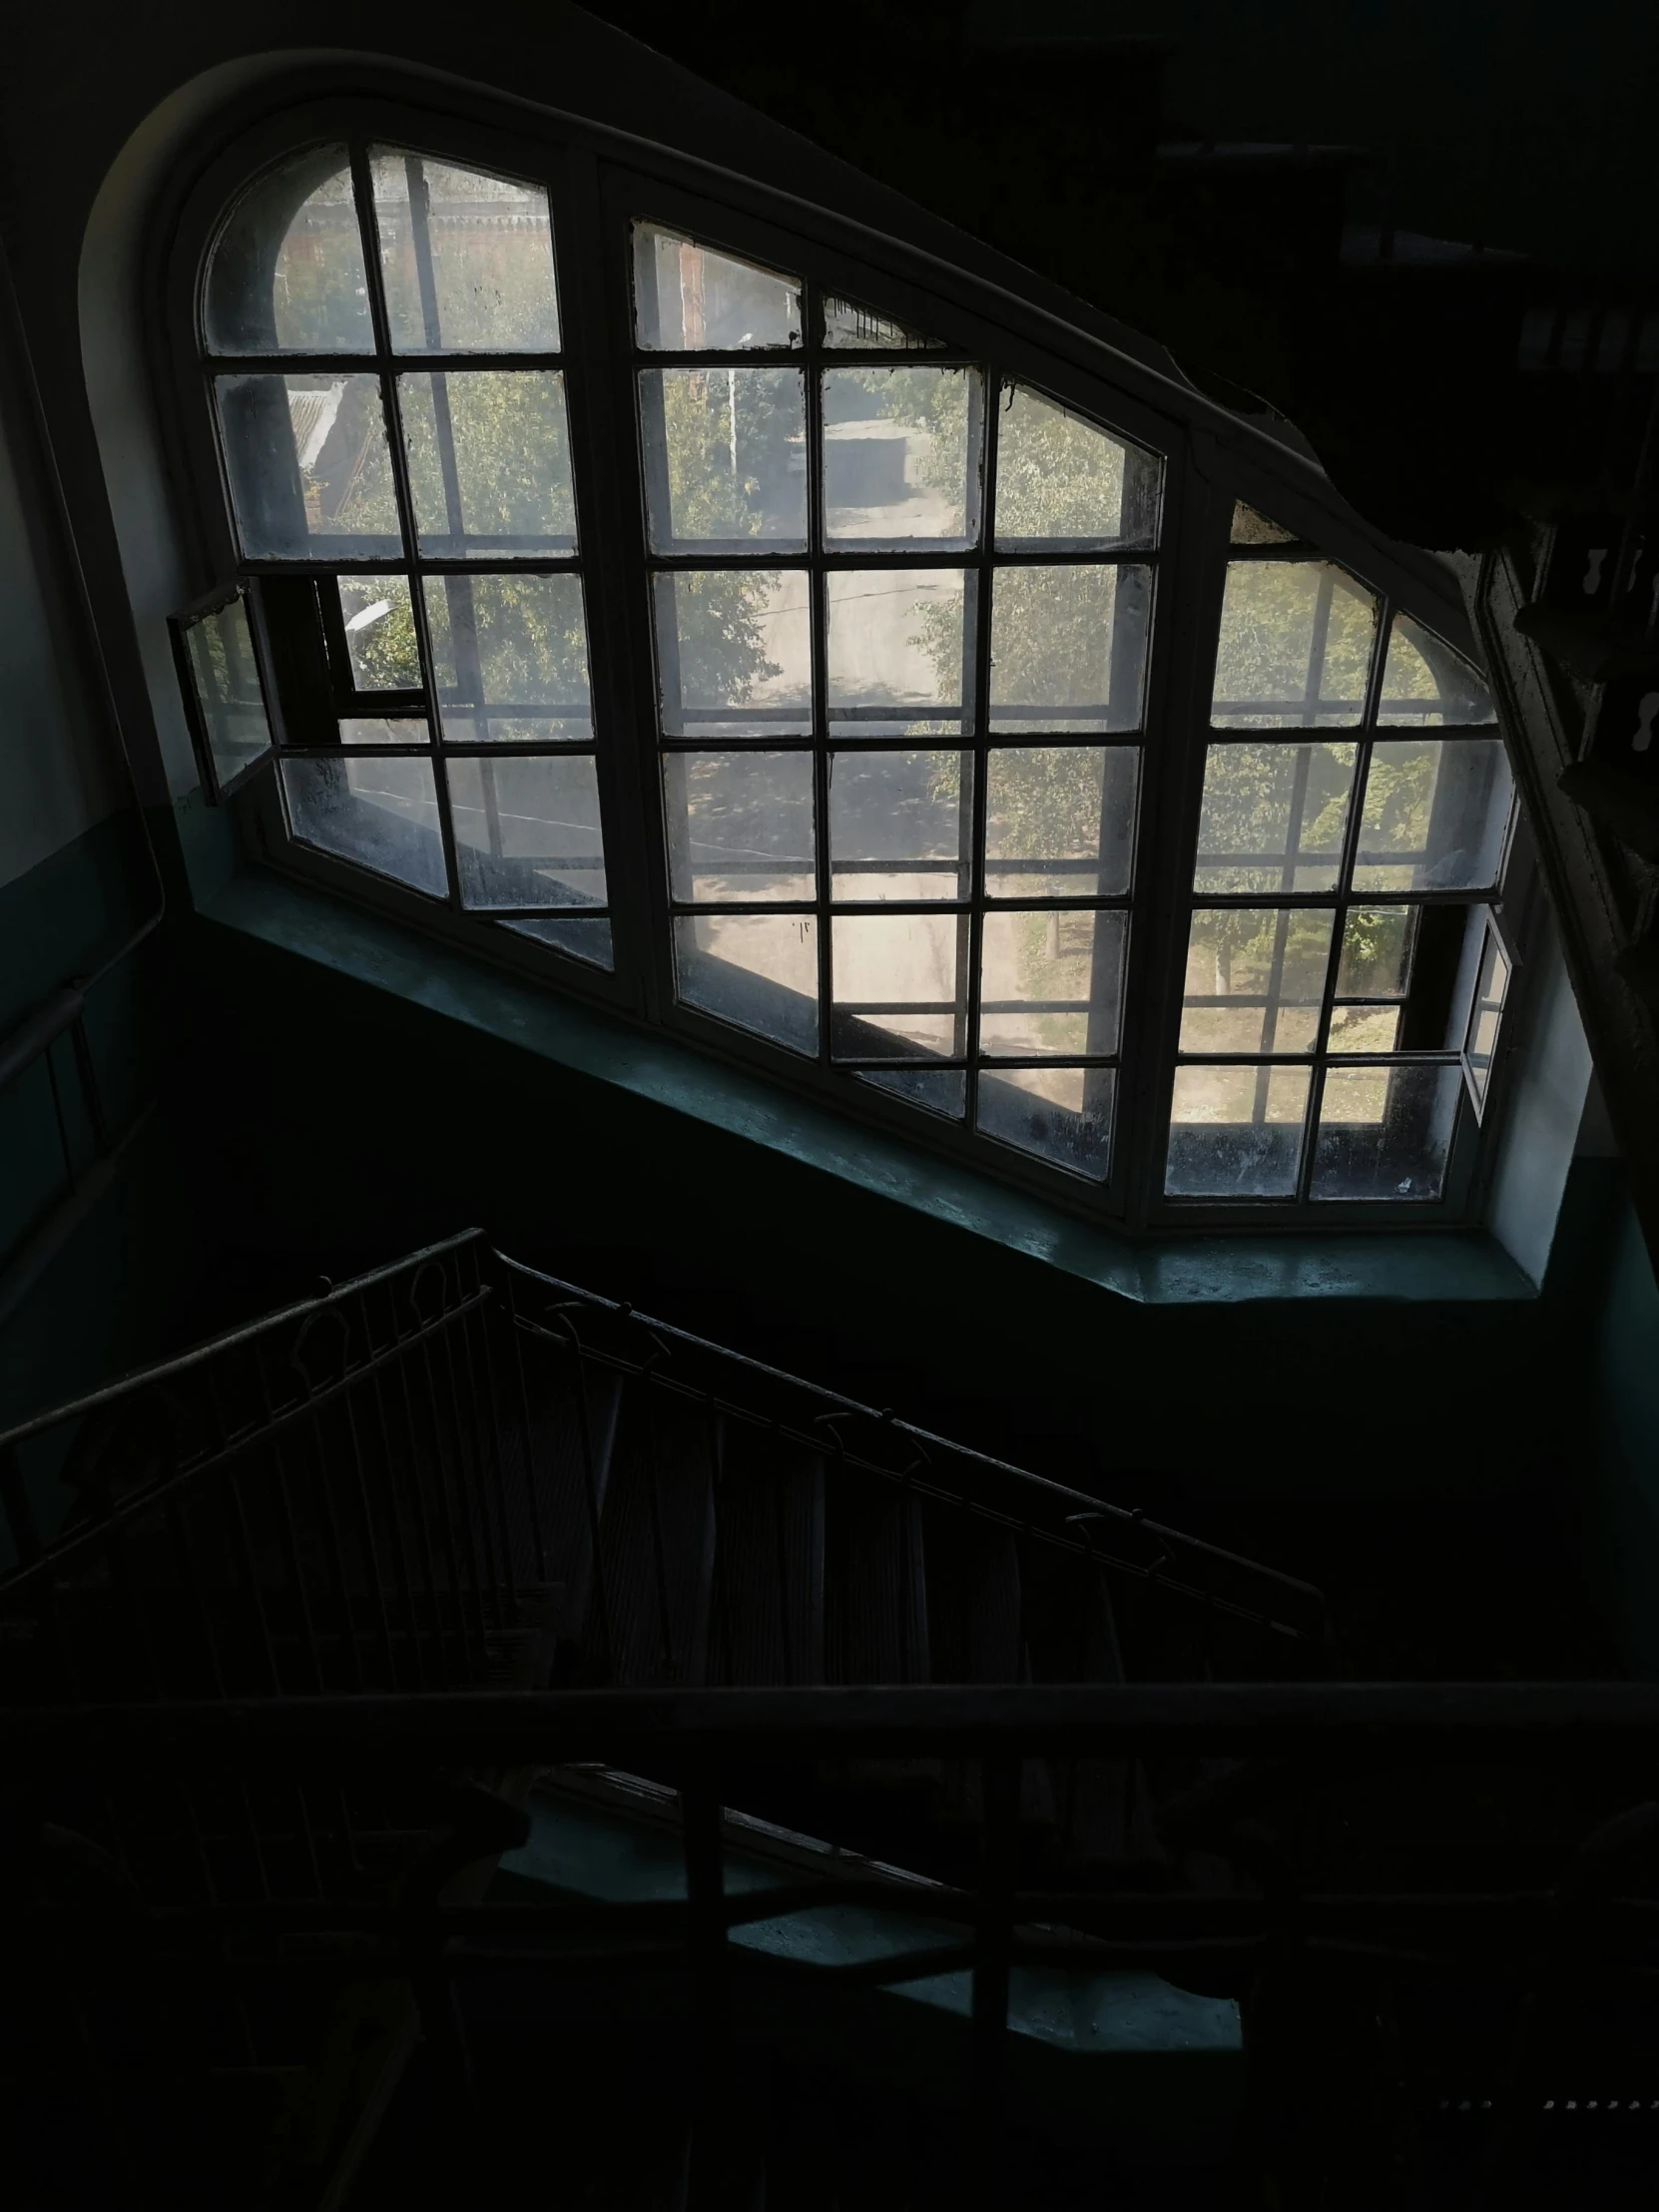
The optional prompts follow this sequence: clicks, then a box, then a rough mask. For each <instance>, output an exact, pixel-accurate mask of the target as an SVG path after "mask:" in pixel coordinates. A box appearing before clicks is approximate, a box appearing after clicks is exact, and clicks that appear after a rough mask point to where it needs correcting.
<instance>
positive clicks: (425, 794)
mask: <svg viewBox="0 0 1659 2212" xmlns="http://www.w3.org/2000/svg"><path fill="white" fill-rule="evenodd" d="M282 791H283V793H284V795H285V797H286V799H287V808H288V824H289V827H290V829H291V830H292V831H293V834H294V836H295V837H296V838H297V839H298V840H299V842H300V843H301V844H313V845H316V846H317V847H318V848H319V849H320V850H321V851H323V852H332V853H334V854H335V855H336V856H337V857H338V858H340V859H342V860H350V861H351V862H353V864H354V865H356V866H357V867H366V868H371V869H372V870H373V871H374V873H375V874H376V875H389V876H391V877H393V878H394V879H395V880H396V881H397V882H399V883H407V884H408V885H409V886H410V887H411V888H412V889H414V890H417V891H426V892H429V893H430V895H431V896H432V897H433V898H442V897H443V896H444V893H445V890H446V889H447V878H446V876H445V874H444V866H443V838H442V835H441V833H440V831H439V830H438V801H437V789H436V786H435V784H434V783H433V780H432V764H431V762H430V761H418V760H406V759H398V760H374V759H372V758H369V757H364V756H362V755H359V756H358V757H357V758H355V759H346V760H339V761H292V760H287V761H284V762H283V763H282Z"/></svg>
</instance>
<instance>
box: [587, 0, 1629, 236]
mask: <svg viewBox="0 0 1659 2212" xmlns="http://www.w3.org/2000/svg"><path fill="white" fill-rule="evenodd" d="M601 12H602V13H603V12H604V9H603V6H602V7H601ZM928 12H939V13H942V12H944V11H943V10H941V9H934V10H931V11H928ZM968 23H969V26H970V28H971V30H972V31H974V32H975V33H977V34H978V35H979V36H981V37H983V38H985V39H987V40H992V41H994V40H997V39H1004V38H1008V37H1012V36H1017V37H1023V38H1034V37H1042V36H1045V35H1049V36H1052V35H1061V36H1065V35H1070V36H1076V35H1078V34H1079V33H1091V34H1097V33H1100V32H1154V33H1157V34H1159V35H1161V36H1164V37H1168V38H1172V39H1175V40H1176V41H1178V44H1177V47H1176V51H1175V53H1174V55H1173V56H1172V58H1171V60H1170V62H1169V65H1168V70H1167V74H1166V78H1165V88H1166V102H1165V113H1166V126H1167V130H1168V135H1171V136H1173V135H1175V133H1176V131H1177V130H1179V129H1186V130H1189V131H1191V132H1192V133H1193V134H1194V135H1195V136H1197V137H1200V138H1212V139H1256V140H1267V141H1279V142H1283V143H1288V144H1296V143H1298V142H1305V141H1308V140H1314V141H1324V142H1326V143H1328V144H1329V143H1336V144H1348V145H1354V146H1358V147H1362V148H1366V149H1369V150H1370V151H1371V152H1372V153H1373V154H1374V156H1375V160H1374V162H1373V164H1372V166H1371V167H1370V168H1369V169H1368V170H1366V171H1363V172H1361V173H1360V174H1359V175H1358V176H1357V177H1356V180H1355V189H1354V207H1353V212H1354V215H1355V218H1356V220H1359V221H1370V222H1375V221H1376V220H1377V218H1378V215H1379V213H1380V212H1381V207H1382V203H1383V197H1384V194H1385V192H1386V190H1387V177H1388V169H1389V162H1390V158H1391V161H1392V165H1393V171H1394V178H1395V183H1394V188H1393V201H1394V217H1395V221H1396V222H1397V223H1398V225H1399V227H1400V228H1401V229H1404V230H1413V231H1419V232H1423V233H1426V234H1427V235H1428V236H1430V237H1434V238H1442V239H1454V240H1458V241H1462V242H1464V243H1466V244H1471V245H1484V246H1488V247H1494V246H1495V247H1507V248H1511V249H1515V250H1518V251H1520V252H1523V253H1528V254H1536V255H1539V256H1541V257H1542V258H1544V259H1545V260H1548V261H1558V262H1562V263H1565V264H1568V265H1573V264H1579V265H1590V266H1595V265H1600V266H1603V267H1608V268H1614V269H1616V268H1619V267H1621V266H1623V265H1626V264H1630V263H1635V264H1639V265H1642V266H1646V267H1651V266H1652V264H1653V262H1654V260H1655V255H1656V250H1659V237H1656V220H1659V196H1656V194H1655V191H1654V186H1653V162H1652V104H1653V89H1654V85H1655V83H1656V82H1659V11H1655V10H1653V9H1651V8H1644V7H1641V6H1638V5H1633V4H1632V0H1582V4H1581V5H1578V6H1573V7H1563V6H1562V5H1561V4H1560V0H1504V5H1503V6H1501V7H1478V6H1474V5H1472V4H1471V0H1355V4H1353V5H1350V6H1347V7H1332V6H1330V5H1329V4H1328V0H1156V5H1154V4H1152V0H1026V4H1025V5H1023V6H1022V7H1020V8H1019V9H1018V10H1017V11H1015V12H1014V13H1012V14H1011V13H1010V11H1009V10H1007V9H1006V8H1004V7H1002V6H1001V5H999V4H997V0H970V6H969V10H968Z"/></svg>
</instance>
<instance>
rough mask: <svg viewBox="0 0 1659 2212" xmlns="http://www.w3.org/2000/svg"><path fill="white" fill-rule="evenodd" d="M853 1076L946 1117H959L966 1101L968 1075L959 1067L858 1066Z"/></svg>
mask: <svg viewBox="0 0 1659 2212" xmlns="http://www.w3.org/2000/svg"><path fill="white" fill-rule="evenodd" d="M854 1080H855V1081H857V1082H859V1083H868V1084H869V1085H871V1087H872V1088H873V1089H875V1090H878V1091H890V1092H891V1093H892V1095H893V1096H894V1097H895V1098H901V1099H903V1101H904V1103H905V1105H906V1106H920V1107H922V1108H923V1109H924V1111H926V1112H927V1113H929V1114H940V1115H942V1116H943V1117H944V1118H945V1119H946V1120H947V1121H960V1120H961V1118H962V1112H963V1109H964V1108H965V1107H966V1105H967V1076H966V1075H965V1074H964V1073H963V1071H962V1070H961V1069H960V1068H860V1069H859V1070H858V1071H857V1073H856V1075H855V1077H854Z"/></svg>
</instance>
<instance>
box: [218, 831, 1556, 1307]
mask: <svg viewBox="0 0 1659 2212" xmlns="http://www.w3.org/2000/svg"><path fill="white" fill-rule="evenodd" d="M200 911H201V913H202V914H203V916H204V918H205V919H207V920H209V921H211V922H214V923H217V924H218V925H219V926H221V927H222V928H226V929H231V930H235V931H238V932H240V933H241V934H243V935H245V936H248V937H252V938H257V939H258V940H259V941H260V942H262V943H264V944H267V945H270V946H272V947H275V948H277V949H278V950H280V951H283V952H286V953H288V954H290V955H292V956H293V957H294V958H297V959H301V960H310V961H314V962H315V963H316V964H318V965H319V966H321V967H325V968H328V969H330V970H332V971H333V972H334V973H336V974H339V975H345V976H350V977H353V978H354V979H355V980H357V981H358V982H360V983H362V984H364V985H365V986H367V987H368V988H370V989H374V990H380V991H385V992H389V993H391V994H393V995H394V996H396V997H398V998H401V999H404V1000H407V1001H409V1002H410V1003H412V1004H414V1005H417V1006H423V1007H425V1008H426V1009H428V1011H430V1012H431V1013H433V1014H436V1015H439V1016H441V1017H443V1018H445V1019H447V1020H450V1021H454V1022H458V1023H461V1024H463V1025H464V1026H465V1027H467V1028H470V1029H475V1030H479V1031H482V1032H484V1033H485V1034H487V1035H490V1036H493V1037H496V1038H498V1039H500V1040H502V1041H503V1042H506V1043H509V1044H516V1045H518V1046H519V1047H520V1048H521V1049H522V1050H524V1051H525V1052H528V1053H533V1054H535V1055H537V1056H538V1057H539V1058H541V1059H543V1060H546V1061H550V1062H553V1063H556V1064H558V1065H560V1066H562V1067H565V1068H568V1069H570V1070H572V1071H573V1072H575V1073H577V1074H579V1075H581V1076H583V1077H585V1078H587V1079H589V1080H590V1081H593V1082H596V1083H601V1084H611V1085H614V1086H615V1087H616V1088H617V1089H618V1090H621V1091H626V1092H628V1093H630V1094H632V1095H633V1096H634V1097H636V1098H640V1099H643V1100H646V1101H649V1102H650V1103H651V1104H653V1105H655V1106H657V1107H660V1108H662V1109H663V1110H665V1111H667V1112H670V1113H678V1114H684V1115H687V1116H689V1117H690V1118H691V1119H692V1120H694V1121H698V1122H702V1123H704V1124H706V1125H708V1126H710V1127H713V1128H717V1129H721V1130H724V1131H726V1132H727V1133H729V1134H731V1135H735V1136H741V1137H747V1138H748V1139H750V1140H751V1141H752V1142H753V1143H756V1144H761V1145H765V1146H767V1147H769V1148H770V1149H771V1150H772V1151H774V1152H776V1153H779V1154H782V1155H783V1156H785V1157H787V1158H789V1159H793V1160H796V1161H799V1162H801V1163H803V1164H804V1165H806V1166H808V1167H811V1168H815V1169H817V1170H818V1171H819V1172H820V1173H821V1174H825V1175H830V1176H833V1177H837V1178H839V1179H840V1180H841V1181H843V1182H846V1183H849V1184H852V1185H854V1186H855V1187H856V1188H857V1189H859V1190H860V1191H864V1192H873V1193H874V1194H876V1195H877V1196H879V1197H882V1198H885V1199H887V1200H889V1201H891V1202H892V1203H893V1204H895V1205H899V1206H904V1207H909V1208H911V1209H913V1210H914V1211H916V1212H918V1213H922V1214H926V1215H928V1216H930V1217H931V1218H932V1219H933V1220H935V1221H940V1222H945V1223H948V1224H950V1225H952V1226H954V1227H955V1228H958V1229H961V1230H965V1231H966V1232H968V1233H969V1234H970V1235H973V1236H979V1237H984V1238H988V1239H989V1240H990V1241H992V1242H993V1243H996V1244H1000V1245H1002V1246H1003V1247H1005V1248H1006V1249H1007V1250H1009V1251H1011V1252H1017V1253H1023V1254H1025V1255H1026V1256H1027V1257H1029V1258H1032V1259H1036V1260H1041V1261H1044V1262H1046V1263H1047V1264H1048V1265H1049V1266H1050V1267H1055V1268H1059V1269H1061V1270H1062V1271H1064V1272H1065V1273H1066V1274H1068V1275H1071V1276H1074V1277H1076V1278H1077V1279H1078V1280H1079V1281H1081V1282H1085V1283H1090V1284H1093V1285H1094V1286H1096V1287H1097V1288H1098V1289H1101V1290H1104V1291H1108V1292H1110V1293H1112V1294H1113V1295H1114V1296H1116V1297H1119V1298H1125V1299H1129V1300H1131V1301H1133V1302H1134V1303H1136V1304H1138V1305H1148V1306H1198V1305H1212V1306H1213V1305H1230V1304H1247V1303H1252V1302H1260V1301H1268V1300H1279V1299H1301V1298H1319V1299H1341V1298H1353V1299H1388V1300H1420V1301H1424V1302H1440V1303H1451V1304H1467V1303H1476V1302H1499V1301H1508V1300H1517V1299H1530V1298H1533V1297H1535V1296H1536V1292H1535V1290H1534V1287H1533V1285H1532V1284H1531V1283H1530V1282H1529V1281H1528V1279H1527V1277H1526V1276H1525V1275H1524V1274H1523V1273H1522V1271H1521V1270H1520V1268H1518V1267H1517V1266H1516V1265H1515V1263H1514V1262H1513V1261H1512V1260H1511V1259H1510V1258H1509V1257H1508V1255H1507V1254H1506V1253H1505V1252H1504V1251H1503V1250H1502V1248H1501V1247H1500V1246H1499V1245H1498V1244H1497V1243H1496V1242H1495V1241H1494V1240H1493V1239H1492V1238H1491V1237H1490V1236H1488V1235H1486V1234H1485V1232H1484V1231H1481V1230H1477V1229H1471V1230H1466V1231H1461V1232H1456V1233H1453V1234H1451V1235H1446V1234H1443V1233H1438V1234H1426V1233H1425V1234H1413V1233H1412V1232H1411V1231H1409V1230H1394V1231H1388V1232H1386V1233H1384V1234H1382V1235H1378V1234H1369V1233H1366V1232H1363V1231H1361V1232H1356V1231H1333V1232H1331V1233H1329V1234H1325V1235H1321V1234H1318V1233H1314V1234H1309V1233H1307V1232H1296V1233H1290V1234H1287V1233H1276V1234H1261V1235H1256V1236H1251V1235H1248V1234H1246V1235H1239V1236H1227V1237H1218V1236H1200V1237H1150V1238H1146V1239H1137V1240H1134V1241H1131V1240H1130V1239H1129V1238H1127V1237H1124V1236H1121V1235H1118V1234H1116V1233H1115V1232H1113V1231H1112V1230H1109V1229H1104V1228H1099V1227H1096V1226H1094V1225H1093V1224H1091V1223H1088V1222H1083V1221H1079V1220H1076V1219H1075V1218H1073V1217H1072V1216H1071V1215H1069V1214H1067V1213H1065V1212H1063V1211H1062V1210H1061V1209H1060V1208H1058V1207H1055V1206H1050V1205H1047V1204H1045V1203H1044V1201H1043V1200H1041V1199H1039V1198H1032V1197H1028V1196H1027V1195H1026V1194H1025V1193H1024V1192H1021V1191H1017V1190H1013V1189H1011V1188H1008V1187H1006V1186H1004V1185H1002V1184H999V1183H997V1182H994V1181H992V1180H991V1179H990V1178H989V1177H985V1176H978V1175H974V1174H973V1173H972V1172H971V1171H969V1170H965V1169H963V1168H960V1167H958V1166H956V1165H955V1164H953V1163H952V1162H949V1161H945V1160H935V1159H932V1158H930V1157H929V1156H928V1155H927V1154H926V1153H925V1152H923V1151H921V1150H920V1149H918V1148H912V1147H911V1146H909V1145H906V1144H904V1143H902V1142H901V1141H900V1140H898V1139H897V1138H893V1137H889V1136H886V1135H884V1134H882V1133H881V1132H879V1131H876V1130H870V1129H865V1128H862V1127H859V1126H858V1125H856V1124H854V1123H852V1122H847V1121H842V1120H840V1119H839V1118H838V1117H837V1116H835V1115H833V1114H831V1113H828V1112H826V1111H825V1110H824V1109H823V1108H821V1107H818V1106H815V1105H813V1104H812V1103H811V1102H809V1101H805V1100H801V1099H797V1098H793V1097H790V1096H789V1095H788V1094H786V1093H785V1092H783V1091H779V1090H774V1089H773V1088H772V1086H771V1085H769V1084H767V1083H765V1082H764V1081H762V1080H761V1079H759V1078H758V1077H756V1076H753V1075H750V1074H747V1073H745V1072H744V1071H743V1070H741V1069H738V1068H731V1067H724V1066H722V1065H721V1064H720V1063H719V1062H717V1061H714V1060H710V1059H706V1058H705V1057H704V1056H703V1055H702V1054H700V1053H697V1052H694V1051H690V1050H688V1049H687V1048H686V1047H684V1046H683V1045H679V1044H677V1043H675V1042H674V1040H673V1039H671V1038H669V1037H666V1036H663V1035H660V1034H654V1033H652V1032H649V1031H646V1030H643V1029H639V1028H635V1027H634V1026H632V1025H631V1024H629V1023H626V1022H621V1021H616V1020H613V1019H611V1018H609V1017H608V1016H606V1015H605V1014H604V1013H602V1012H595V1011H592V1010H590V1009H589V1008H587V1007H584V1006H579V1005H577V1004H575V1003H574V1002H572V1001H570V1000H566V999H561V998H559V997H558V996H556V995H555V994H554V993H552V992H548V991H542V990H538V989H537V988H536V987H535V986H534V985H532V984H528V983H522V982H520V981H518V980H517V979H516V978H515V977H513V976H511V975H507V974H504V973H500V972H497V971H496V970H494V969H492V968H489V967H487V966H485V965H484V964H482V963H474V962H472V961H469V960H467V959H466V958H465V957H464V956H463V955H461V954H458V953H455V952H452V951H450V950H448V949H447V948H446V947H444V946H442V945H438V944H434V943H432V942H430V941H429V940H427V939H426V938H423V937H420V936H418V935H416V934H415V933H414V932H413V931H410V930H406V929H403V928H401V927H399V926H398V925H397V924H396V923H395V922H391V921H386V920H383V919H381V918H379V917H378V916H375V915H371V914H368V913H364V912H362V911H360V910H359V909H357V908H354V907H351V906H348V905H345V904H343V903H339V902H336V901H334V900H333V899H330V898H326V897H322V896H318V895H315V894H313V893H311V892H308V891H306V890H305V889H303V888H302V887H300V886H299V885H297V884H294V883H291V882H288V881H286V880H284V879H283V878H281V877H279V876H277V875H274V874H270V873H267V872H265V871H263V870H252V869H251V870H245V871H243V872H241V873H239V874H236V875H235V876H233V877H232V878H231V880H230V881H229V882H228V883H225V884H224V885H223V886H222V887H220V888H219V889H218V890H217V891H216V892H215V894H214V895H213V896H212V897H210V898H209V899H208V900H206V901H205V902H204V904H203V905H202V907H201V909H200Z"/></svg>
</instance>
